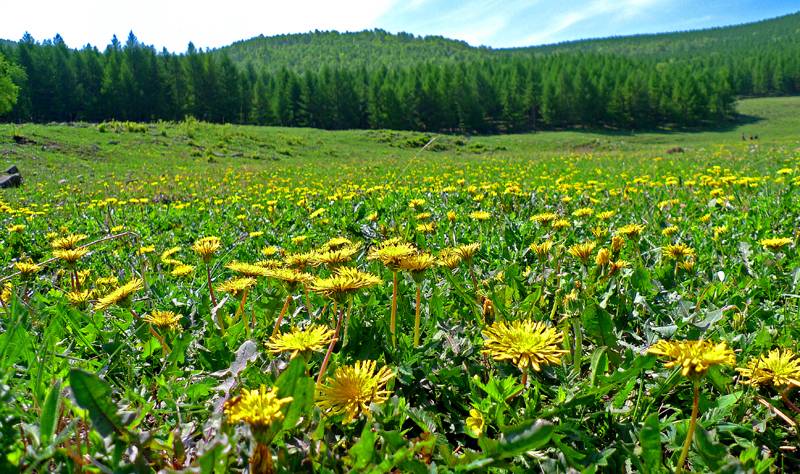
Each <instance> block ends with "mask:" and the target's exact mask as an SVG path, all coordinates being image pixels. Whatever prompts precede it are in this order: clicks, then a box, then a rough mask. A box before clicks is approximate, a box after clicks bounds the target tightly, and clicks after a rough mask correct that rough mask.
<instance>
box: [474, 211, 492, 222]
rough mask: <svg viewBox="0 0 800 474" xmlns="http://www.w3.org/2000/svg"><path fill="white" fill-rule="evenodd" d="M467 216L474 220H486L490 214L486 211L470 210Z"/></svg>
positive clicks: (489, 217)
mask: <svg viewBox="0 0 800 474" xmlns="http://www.w3.org/2000/svg"><path fill="white" fill-rule="evenodd" d="M469 217H470V218H472V219H475V220H476V221H486V220H489V219H491V217H492V215H491V214H490V213H488V212H486V211H474V212H470V214H469Z"/></svg>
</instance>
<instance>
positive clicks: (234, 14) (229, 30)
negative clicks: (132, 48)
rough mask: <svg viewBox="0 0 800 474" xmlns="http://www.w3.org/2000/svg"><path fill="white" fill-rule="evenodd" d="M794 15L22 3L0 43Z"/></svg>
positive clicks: (712, 21)
mask: <svg viewBox="0 0 800 474" xmlns="http://www.w3.org/2000/svg"><path fill="white" fill-rule="evenodd" d="M796 11H800V0H784V1H779V0H727V1H722V0H526V1H523V0H483V1H477V0H368V1H364V0H288V1H287V0H283V1H275V0H226V1H224V2H220V1H208V0H195V1H183V0H181V1H177V0H137V1H135V2H112V1H109V0H73V1H65V0H28V1H24V2H9V4H8V5H3V14H2V15H0V38H7V39H19V38H20V37H21V36H22V34H23V33H24V32H25V31H28V32H30V33H31V34H32V35H33V36H34V37H35V38H37V39H40V40H41V39H45V38H51V37H53V36H54V35H55V34H56V33H60V34H61V35H62V37H64V39H65V41H66V42H67V44H68V45H70V46H73V47H79V46H82V45H84V44H86V43H91V44H94V45H97V46H100V47H103V46H105V45H106V44H108V42H109V40H110V39H111V36H112V35H113V34H117V35H118V36H119V37H120V38H121V39H124V37H125V36H127V33H128V31H130V30H133V31H134V32H135V33H136V35H137V36H138V37H139V39H140V40H142V41H144V42H145V43H147V44H153V45H155V46H156V47H158V48H161V47H166V48H167V49H169V50H171V51H179V52H181V51H184V50H185V49H186V45H187V44H188V42H189V41H193V42H194V43H195V45H197V46H199V47H218V46H224V45H226V44H229V43H231V42H233V41H236V40H239V39H246V38H250V37H252V36H257V35H259V34H264V35H275V34H280V33H299V32H306V31H310V30H315V29H318V30H333V29H335V30H339V31H357V30H362V29H370V28H383V29H385V30H388V31H391V32H398V31H406V32H409V33H414V34H419V35H441V36H446V37H450V38H455V39H460V40H464V41H467V42H468V43H470V44H472V45H476V46H477V45H487V46H492V47H498V48H499V47H512V46H527V45H535V44H545V43H553V42H559V41H567V40H574V39H581V38H590V37H604V36H612V35H627V34H636V33H654V32H662V31H675V30H687V29H697V28H706V27H712V26H722V25H730V24H736V23H743V22H749V21H755V20H761V19H765V18H770V17H774V16H779V15H783V14H787V13H793V12H796Z"/></svg>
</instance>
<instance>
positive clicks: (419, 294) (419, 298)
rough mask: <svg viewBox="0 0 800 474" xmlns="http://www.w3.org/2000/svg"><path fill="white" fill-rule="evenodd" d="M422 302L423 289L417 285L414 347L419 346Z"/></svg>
mask: <svg viewBox="0 0 800 474" xmlns="http://www.w3.org/2000/svg"><path fill="white" fill-rule="evenodd" d="M421 301H422V288H421V285H420V284H417V302H416V308H415V311H414V347H416V346H419V325H420V303H421Z"/></svg>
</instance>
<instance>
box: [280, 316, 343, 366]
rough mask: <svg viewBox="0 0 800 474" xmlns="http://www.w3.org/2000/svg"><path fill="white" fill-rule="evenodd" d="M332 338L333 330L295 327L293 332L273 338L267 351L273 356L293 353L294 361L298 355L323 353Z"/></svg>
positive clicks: (315, 327) (320, 327)
mask: <svg viewBox="0 0 800 474" xmlns="http://www.w3.org/2000/svg"><path fill="white" fill-rule="evenodd" d="M331 338H333V330H331V329H328V328H327V327H325V326H320V325H317V324H312V325H310V326H308V327H306V328H305V329H301V328H298V327H295V328H292V330H291V332H288V333H283V334H276V335H274V336H272V337H271V338H270V340H269V342H268V343H267V349H269V351H270V352H271V353H273V354H280V353H282V352H291V353H292V359H294V358H295V357H297V354H301V353H305V354H309V353H311V352H320V351H322V350H323V349H325V347H326V346H327V345H328V344H329V343H330V342H331Z"/></svg>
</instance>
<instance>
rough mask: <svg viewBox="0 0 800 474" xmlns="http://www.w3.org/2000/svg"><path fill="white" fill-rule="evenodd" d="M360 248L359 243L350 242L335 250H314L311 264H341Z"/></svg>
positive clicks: (351, 257)
mask: <svg viewBox="0 0 800 474" xmlns="http://www.w3.org/2000/svg"><path fill="white" fill-rule="evenodd" d="M359 250H361V244H351V245H346V246H344V247H339V248H337V249H335V250H326V251H324V252H316V253H315V254H314V260H313V261H312V265H314V266H318V265H322V264H325V265H341V264H343V263H347V262H349V261H350V260H352V259H353V256H355V254H357V253H358V251H359Z"/></svg>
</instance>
